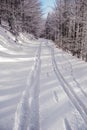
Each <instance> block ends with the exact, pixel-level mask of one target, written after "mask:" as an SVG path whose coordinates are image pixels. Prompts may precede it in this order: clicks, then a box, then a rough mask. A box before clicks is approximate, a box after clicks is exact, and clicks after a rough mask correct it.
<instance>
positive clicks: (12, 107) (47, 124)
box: [0, 27, 87, 130]
mask: <svg viewBox="0 0 87 130" xmlns="http://www.w3.org/2000/svg"><path fill="white" fill-rule="evenodd" d="M29 36H30V37H31V38H30V37H29ZM86 100H87V63H85V62H84V61H81V59H77V58H76V57H74V56H71V54H69V53H66V52H64V51H62V50H61V49H58V48H56V47H55V45H54V43H53V42H52V41H48V40H45V39H38V40H36V39H35V38H33V36H31V35H28V34H20V35H19V37H18V41H17V42H15V37H14V36H13V35H12V34H11V33H10V32H8V31H7V30H5V29H3V28H2V27H0V130H87V103H86Z"/></svg>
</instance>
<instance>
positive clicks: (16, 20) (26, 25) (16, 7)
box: [0, 0, 42, 36]
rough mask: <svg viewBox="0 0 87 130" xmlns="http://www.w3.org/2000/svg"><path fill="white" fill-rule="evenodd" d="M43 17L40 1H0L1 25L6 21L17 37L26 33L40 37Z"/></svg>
mask: <svg viewBox="0 0 87 130" xmlns="http://www.w3.org/2000/svg"><path fill="white" fill-rule="evenodd" d="M41 16H42V12H41V7H40V2H39V0H0V25H2V22H3V21H5V22H6V23H8V26H9V30H10V31H11V32H12V33H14V34H15V35H18V32H24V31H26V32H28V33H31V34H33V35H35V36H38V35H39V33H40V26H41Z"/></svg>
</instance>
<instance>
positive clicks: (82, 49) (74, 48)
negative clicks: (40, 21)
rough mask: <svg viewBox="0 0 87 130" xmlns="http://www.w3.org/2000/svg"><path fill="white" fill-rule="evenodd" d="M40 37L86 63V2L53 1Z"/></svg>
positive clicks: (83, 0) (75, 0) (74, 0)
mask: <svg viewBox="0 0 87 130" xmlns="http://www.w3.org/2000/svg"><path fill="white" fill-rule="evenodd" d="M42 36H43V37H45V38H47V39H51V40H53V41H55V43H56V44H57V46H58V47H61V48H63V49H64V50H67V51H70V52H71V53H72V54H73V55H76V56H77V57H78V58H82V59H83V60H86V61H87V0H55V7H54V8H53V12H52V13H49V14H48V16H47V19H46V23H45V28H44V30H43V33H42Z"/></svg>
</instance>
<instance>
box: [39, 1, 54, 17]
mask: <svg viewBox="0 0 87 130" xmlns="http://www.w3.org/2000/svg"><path fill="white" fill-rule="evenodd" d="M40 1H41V3H42V10H43V13H44V17H46V16H47V14H48V12H51V11H52V8H53V6H54V1H55V0H40Z"/></svg>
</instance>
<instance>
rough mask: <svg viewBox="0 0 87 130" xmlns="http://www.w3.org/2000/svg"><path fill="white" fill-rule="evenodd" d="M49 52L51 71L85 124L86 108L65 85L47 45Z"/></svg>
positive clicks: (86, 117)
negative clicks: (52, 70)
mask: <svg viewBox="0 0 87 130" xmlns="http://www.w3.org/2000/svg"><path fill="white" fill-rule="evenodd" d="M46 46H47V47H48V48H49V49H50V51H51V57H52V64H53V69H54V72H55V74H56V76H57V79H58V80H59V81H60V84H61V86H62V88H63V89H64V91H65V93H66V94H67V96H68V97H69V99H70V100H71V102H72V103H73V105H74V106H75V108H76V109H77V111H78V112H79V114H80V115H81V117H82V118H83V120H84V122H85V123H87V108H86V106H85V105H84V104H83V102H82V101H81V100H80V99H79V97H78V96H77V95H76V93H75V92H74V90H73V89H72V86H71V85H69V84H68V83H67V81H66V80H65V78H64V77H63V76H62V74H61V72H60V71H59V68H58V66H57V63H56V60H55V55H54V48H52V47H51V46H49V45H46Z"/></svg>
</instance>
